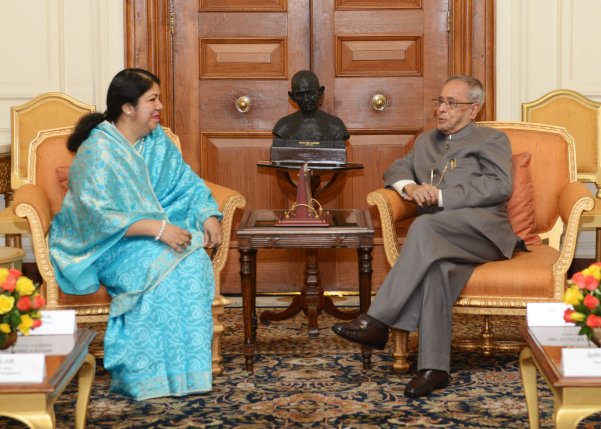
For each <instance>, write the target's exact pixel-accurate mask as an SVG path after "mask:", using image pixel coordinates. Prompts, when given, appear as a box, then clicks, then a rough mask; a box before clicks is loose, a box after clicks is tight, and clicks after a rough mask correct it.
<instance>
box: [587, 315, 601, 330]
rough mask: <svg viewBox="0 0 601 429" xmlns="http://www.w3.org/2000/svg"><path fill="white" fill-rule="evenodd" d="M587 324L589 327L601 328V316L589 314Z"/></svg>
mask: <svg viewBox="0 0 601 429" xmlns="http://www.w3.org/2000/svg"><path fill="white" fill-rule="evenodd" d="M586 326H588V327H589V328H601V317H599V316H595V315H594V314H589V315H588V317H587V318H586Z"/></svg>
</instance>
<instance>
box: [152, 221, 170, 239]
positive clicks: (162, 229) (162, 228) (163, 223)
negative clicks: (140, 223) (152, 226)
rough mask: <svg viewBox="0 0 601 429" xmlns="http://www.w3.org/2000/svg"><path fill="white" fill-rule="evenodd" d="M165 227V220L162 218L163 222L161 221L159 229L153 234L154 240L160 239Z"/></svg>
mask: <svg viewBox="0 0 601 429" xmlns="http://www.w3.org/2000/svg"><path fill="white" fill-rule="evenodd" d="M165 227H167V221H166V220H165V219H163V222H162V223H161V229H159V233H158V234H157V235H155V237H154V241H159V240H160V239H161V237H162V236H163V233H164V232H165Z"/></svg>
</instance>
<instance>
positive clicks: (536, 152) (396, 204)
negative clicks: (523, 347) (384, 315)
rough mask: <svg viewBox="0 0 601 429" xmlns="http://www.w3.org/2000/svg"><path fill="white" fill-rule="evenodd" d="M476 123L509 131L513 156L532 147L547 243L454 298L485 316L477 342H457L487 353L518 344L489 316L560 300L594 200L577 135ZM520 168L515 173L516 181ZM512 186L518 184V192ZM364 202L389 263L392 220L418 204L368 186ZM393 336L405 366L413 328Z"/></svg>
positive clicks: (536, 228) (535, 197) (486, 270)
mask: <svg viewBox="0 0 601 429" xmlns="http://www.w3.org/2000/svg"><path fill="white" fill-rule="evenodd" d="M478 125H479V126H482V127H493V128H498V129H501V130H503V131H505V132H506V133H507V135H508V136H509V140H510V142H511V148H512V152H513V153H514V155H515V154H520V153H523V152H529V153H530V155H531V161H530V165H529V172H530V176H531V185H532V186H531V189H532V195H531V196H530V203H531V204H530V206H531V207H533V212H532V213H531V214H530V215H529V218H532V217H534V219H533V222H532V234H536V235H538V236H539V237H540V238H541V239H542V244H540V245H532V246H529V249H530V250H531V252H529V253H526V252H517V253H516V254H515V255H514V257H513V258H512V259H510V260H504V261H497V262H488V263H485V264H482V265H480V266H478V267H477V268H476V270H475V271H474V273H473V274H472V276H471V278H470V279H469V281H468V283H467V285H466V287H465V289H464V290H463V291H462V293H461V295H460V297H459V299H458V300H457V302H456V303H455V306H454V312H455V313H463V314H476V315H483V316H484V326H483V330H482V332H481V334H480V338H479V339H478V340H477V341H454V342H453V347H455V348H462V349H468V350H480V351H482V352H484V353H485V354H490V353H492V352H493V351H500V350H513V349H515V348H516V347H518V345H516V344H504V343H501V342H497V341H495V339H494V333H493V329H492V325H491V321H490V317H491V316H495V315H505V316H508V315H509V316H515V315H523V314H525V307H526V304H527V303H528V302H542V301H559V300H560V299H561V297H562V295H563V291H564V285H565V281H566V273H567V270H568V268H569V266H570V264H571V262H572V259H573V257H574V251H575V247H576V237H577V232H578V222H579V220H580V215H581V213H582V212H583V210H591V209H592V208H593V198H592V195H591V193H590V191H589V190H588V189H587V188H586V187H585V186H584V185H583V184H582V183H580V182H577V181H576V164H575V149H574V140H573V139H572V137H570V135H568V134H567V132H566V131H565V129H563V128H559V127H553V126H547V125H539V124H527V123H503V122H481V123H479V124H478ZM514 159H515V157H514ZM514 170H515V169H514ZM526 171H527V170H526ZM515 174H516V173H515V171H514V185H515V184H516V180H515ZM515 190H516V187H515V186H514V193H515V192H516V191H515ZM367 201H368V203H369V204H371V205H375V206H377V209H378V211H379V215H380V219H381V224H382V235H383V239H384V250H385V253H386V257H387V260H388V263H389V264H390V265H392V264H394V262H395V261H396V258H397V257H398V255H399V244H398V243H399V241H398V236H397V231H396V228H395V224H396V223H397V222H399V221H402V220H406V219H408V218H411V217H414V216H415V207H416V206H415V204H414V203H410V202H407V201H405V200H403V199H402V198H401V197H400V196H399V194H398V193H397V192H395V191H394V190H390V189H379V190H376V191H374V192H371V193H370V194H369V195H368V196H367ZM562 237H563V240H561V238H562ZM392 338H393V357H394V363H393V366H394V368H395V369H399V370H407V369H408V367H409V364H408V362H407V356H408V354H409V344H408V332H405V331H400V330H395V329H393V330H392Z"/></svg>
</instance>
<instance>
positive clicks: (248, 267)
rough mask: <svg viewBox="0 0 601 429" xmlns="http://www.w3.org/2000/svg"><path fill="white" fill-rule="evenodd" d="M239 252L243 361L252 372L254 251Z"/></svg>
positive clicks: (253, 352)
mask: <svg viewBox="0 0 601 429" xmlns="http://www.w3.org/2000/svg"><path fill="white" fill-rule="evenodd" d="M238 250H239V252H240V281H241V284H242V307H243V309H242V313H243V318H244V360H245V364H246V370H247V371H250V372H253V361H254V357H255V339H256V317H257V316H256V302H255V300H256V282H257V278H256V262H257V259H256V255H257V250H256V249H241V248H240V249H238Z"/></svg>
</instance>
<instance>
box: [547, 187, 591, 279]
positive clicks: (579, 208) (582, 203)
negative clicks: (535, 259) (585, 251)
mask: <svg viewBox="0 0 601 429" xmlns="http://www.w3.org/2000/svg"><path fill="white" fill-rule="evenodd" d="M594 205H595V201H594V200H593V194H592V193H591V191H589V189H588V188H587V187H586V186H585V185H584V184H583V183H581V182H571V183H569V184H568V185H567V186H566V187H565V188H563V189H562V191H561V194H560V195H559V216H560V217H561V220H562V221H563V223H564V224H565V231H564V235H563V243H562V245H561V253H560V256H559V258H558V259H557V262H555V264H554V265H553V271H554V272H555V273H556V275H555V277H556V278H557V277H558V275H561V276H563V278H565V276H566V275H567V272H568V269H569V268H570V265H571V263H572V260H573V259H574V254H575V252H576V239H577V238H578V224H579V222H580V216H581V215H582V212H583V211H590V210H592V209H593V207H594ZM564 284H565V282H564V283H562V285H564Z"/></svg>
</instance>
